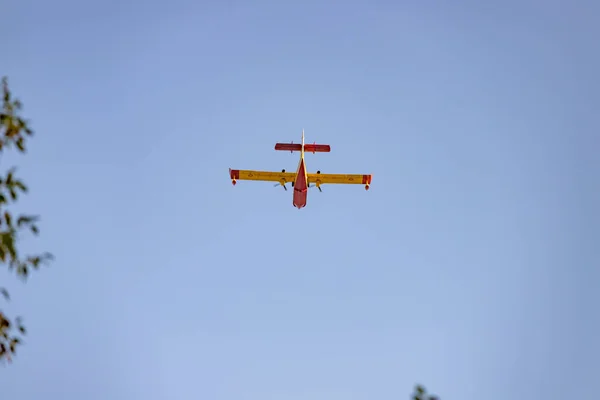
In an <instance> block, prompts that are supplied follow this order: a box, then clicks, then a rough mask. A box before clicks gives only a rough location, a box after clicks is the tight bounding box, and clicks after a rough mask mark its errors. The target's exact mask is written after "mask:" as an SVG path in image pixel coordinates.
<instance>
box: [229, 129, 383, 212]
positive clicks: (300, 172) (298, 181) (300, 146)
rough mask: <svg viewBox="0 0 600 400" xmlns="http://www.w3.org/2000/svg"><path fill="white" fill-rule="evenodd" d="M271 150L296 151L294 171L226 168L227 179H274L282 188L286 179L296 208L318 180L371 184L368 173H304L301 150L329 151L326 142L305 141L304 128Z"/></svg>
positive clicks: (317, 185)
mask: <svg viewBox="0 0 600 400" xmlns="http://www.w3.org/2000/svg"><path fill="white" fill-rule="evenodd" d="M275 150H278V151H289V152H291V153H293V152H294V151H299V152H300V161H299V162H298V168H297V169H296V172H285V169H282V170H281V172H272V171H252V170H243V169H231V168H229V177H230V179H231V183H232V184H233V185H234V186H235V184H236V183H237V181H238V180H247V181H263V182H277V183H276V184H275V186H282V187H283V188H284V190H286V191H287V186H286V183H290V184H291V186H292V188H294V193H293V200H292V204H293V205H294V207H296V208H298V209H301V208H303V207H305V206H306V200H307V197H308V188H310V187H316V188H317V189H319V192H320V191H321V185H322V184H350V185H352V184H355V185H356V184H359V185H365V190H369V187H370V186H371V179H372V177H373V175H371V174H350V175H349V174H322V173H321V171H317V172H316V173H315V174H309V173H307V172H306V163H305V161H304V153H306V152H308V153H313V154H314V153H329V152H330V151H331V147H330V146H329V145H328V144H317V143H312V144H305V143H304V130H302V142H301V143H297V144H294V143H293V142H292V143H276V144H275Z"/></svg>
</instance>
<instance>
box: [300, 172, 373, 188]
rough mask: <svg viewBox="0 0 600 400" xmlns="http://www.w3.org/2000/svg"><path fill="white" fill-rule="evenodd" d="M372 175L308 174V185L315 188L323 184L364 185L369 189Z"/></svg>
mask: <svg viewBox="0 0 600 400" xmlns="http://www.w3.org/2000/svg"><path fill="white" fill-rule="evenodd" d="M371 178H372V175H370V174H368V175H367V174H321V173H316V174H308V183H313V184H315V185H316V186H317V187H318V186H320V185H323V184H341V185H365V189H367V190H368V189H369V186H370V185H371Z"/></svg>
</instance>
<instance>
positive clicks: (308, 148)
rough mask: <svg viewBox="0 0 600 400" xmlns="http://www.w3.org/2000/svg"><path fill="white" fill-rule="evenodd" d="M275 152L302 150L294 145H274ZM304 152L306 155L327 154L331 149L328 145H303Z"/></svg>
mask: <svg viewBox="0 0 600 400" xmlns="http://www.w3.org/2000/svg"><path fill="white" fill-rule="evenodd" d="M275 150H281V151H291V152H294V151H300V150H302V145H301V144H296V143H276V144H275ZM304 151H305V152H307V153H329V152H330V151H331V147H330V146H329V145H328V144H314V143H313V144H305V145H304Z"/></svg>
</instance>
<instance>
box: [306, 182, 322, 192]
mask: <svg viewBox="0 0 600 400" xmlns="http://www.w3.org/2000/svg"><path fill="white" fill-rule="evenodd" d="M308 187H309V188H314V187H316V188H317V189H319V192H323V190H321V186H317V185H314V184H313V185H308Z"/></svg>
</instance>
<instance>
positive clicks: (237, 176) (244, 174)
mask: <svg viewBox="0 0 600 400" xmlns="http://www.w3.org/2000/svg"><path fill="white" fill-rule="evenodd" d="M229 177H230V178H231V180H232V181H236V180H242V181H264V182H286V183H287V182H293V181H294V178H295V177H296V174H295V173H292V172H274V171H252V170H246V169H230V170H229Z"/></svg>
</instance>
